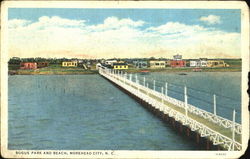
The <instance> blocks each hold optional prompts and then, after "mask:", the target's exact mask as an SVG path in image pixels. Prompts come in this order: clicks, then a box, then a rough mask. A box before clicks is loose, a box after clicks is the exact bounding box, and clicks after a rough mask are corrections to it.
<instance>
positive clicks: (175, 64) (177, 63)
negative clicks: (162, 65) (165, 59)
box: [170, 54, 186, 67]
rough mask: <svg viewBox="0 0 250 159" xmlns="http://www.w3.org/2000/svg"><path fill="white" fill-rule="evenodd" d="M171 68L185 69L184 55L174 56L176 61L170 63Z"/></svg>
mask: <svg viewBox="0 0 250 159" xmlns="http://www.w3.org/2000/svg"><path fill="white" fill-rule="evenodd" d="M170 66H171V67H185V66H186V61H185V60H182V55H179V54H177V55H174V59H173V60H171V61H170Z"/></svg>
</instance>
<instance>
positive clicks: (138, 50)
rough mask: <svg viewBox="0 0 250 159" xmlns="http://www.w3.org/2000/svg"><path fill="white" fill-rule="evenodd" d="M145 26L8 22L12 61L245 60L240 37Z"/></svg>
mask: <svg viewBox="0 0 250 159" xmlns="http://www.w3.org/2000/svg"><path fill="white" fill-rule="evenodd" d="M145 23H146V22H143V21H140V20H139V21H134V20H132V19H129V18H124V19H118V18H117V17H107V18H106V19H104V21H103V22H102V23H100V24H96V25H89V24H87V23H86V21H85V20H71V19H65V18H61V17H47V16H44V17H41V18H39V20H38V21H36V22H30V21H27V20H25V19H20V20H18V19H14V20H9V46H10V47H9V56H10V57H13V56H19V57H39V56H40V57H79V58H83V57H86V58H113V57H119V58H125V57H151V56H155V57H167V58H171V57H172V55H174V54H176V53H180V54H183V57H184V58H197V57H211V58H214V57H240V34H239V33H233V32H232V33H228V32H224V31H221V30H216V29H208V28H205V27H202V26H199V25H187V24H183V23H179V22H167V23H166V24H163V25H160V26H154V27H152V26H151V27H147V28H145V26H143V25H144V24H145ZM13 26H15V27H13ZM141 26H143V28H142V27H141Z"/></svg>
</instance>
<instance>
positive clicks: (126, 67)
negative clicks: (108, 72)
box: [112, 62, 128, 70]
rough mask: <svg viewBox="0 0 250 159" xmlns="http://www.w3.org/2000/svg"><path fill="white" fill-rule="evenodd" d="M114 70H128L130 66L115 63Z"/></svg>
mask: <svg viewBox="0 0 250 159" xmlns="http://www.w3.org/2000/svg"><path fill="white" fill-rule="evenodd" d="M112 65H113V69H115V70H125V69H128V64H126V63H121V62H119V63H113V64H112Z"/></svg>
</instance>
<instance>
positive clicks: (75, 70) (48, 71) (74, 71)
mask: <svg viewBox="0 0 250 159" xmlns="http://www.w3.org/2000/svg"><path fill="white" fill-rule="evenodd" d="M143 70H144V71H145V70H146V71H149V72H193V68H190V67H186V68H171V67H167V68H163V69H152V68H147V69H137V68H129V69H128V70H123V71H126V72H128V73H137V72H141V71H143ZM240 71H241V67H220V68H202V70H201V72H240ZM97 73H98V71H97V70H95V69H93V68H92V69H91V70H85V69H83V68H80V67H70V68H67V67H62V66H61V65H50V66H49V67H46V68H39V69H36V70H21V69H19V66H16V65H9V74H10V75H84V74H97Z"/></svg>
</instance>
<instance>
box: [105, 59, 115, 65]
mask: <svg viewBox="0 0 250 159" xmlns="http://www.w3.org/2000/svg"><path fill="white" fill-rule="evenodd" d="M113 63H117V60H106V61H105V65H110V66H113Z"/></svg>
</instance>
